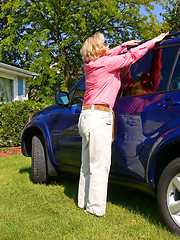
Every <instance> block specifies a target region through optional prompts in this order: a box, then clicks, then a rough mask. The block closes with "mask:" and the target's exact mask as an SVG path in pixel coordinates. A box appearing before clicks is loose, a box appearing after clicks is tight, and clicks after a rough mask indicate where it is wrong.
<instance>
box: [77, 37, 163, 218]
mask: <svg viewBox="0 0 180 240" xmlns="http://www.w3.org/2000/svg"><path fill="white" fill-rule="evenodd" d="M166 35H168V33H162V34H161V35H159V36H158V37H156V38H154V39H152V40H149V41H148V42H146V43H144V44H142V45H139V46H137V47H135V48H132V49H130V50H129V51H128V52H127V48H126V47H127V46H136V45H138V42H137V41H135V40H132V41H128V42H125V43H123V44H122V45H121V46H117V47H115V48H113V49H109V46H108V45H107V43H106V41H105V40H104V36H103V34H101V33H96V34H95V35H94V36H92V37H89V38H88V39H87V40H86V41H85V42H84V44H83V46H82V48H81V51H80V53H81V55H82V57H83V58H84V64H83V67H84V70H85V83H86V92H85V95H84V103H83V107H82V112H81V114H80V118H79V124H78V127H79V133H80V135H81V136H82V159H81V161H82V164H81V170H80V180H79V190H78V206H79V207H80V208H83V209H85V212H86V213H91V214H94V215H96V216H103V215H104V214H105V209H106V198H107V184H108V176H109V170H110V164H111V143H112V130H113V110H112V108H113V106H114V103H115V99H116V96H117V94H118V91H119V89H120V86H121V80H120V76H119V69H121V68H123V67H126V66H128V65H130V64H132V63H134V62H136V61H137V60H138V59H139V58H141V57H142V56H144V55H145V54H146V52H147V51H149V50H150V49H151V48H153V47H154V45H155V43H156V42H159V41H161V40H162V39H163V38H164V37H165V36H166ZM119 54H121V55H119Z"/></svg>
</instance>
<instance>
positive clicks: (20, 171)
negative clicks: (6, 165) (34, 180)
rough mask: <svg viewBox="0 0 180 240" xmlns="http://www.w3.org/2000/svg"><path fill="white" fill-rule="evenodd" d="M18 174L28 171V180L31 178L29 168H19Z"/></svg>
mask: <svg viewBox="0 0 180 240" xmlns="http://www.w3.org/2000/svg"><path fill="white" fill-rule="evenodd" d="M19 173H20V174H24V173H28V174H29V180H31V168H30V167H29V168H22V169H20V170H19Z"/></svg>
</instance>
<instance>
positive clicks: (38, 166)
mask: <svg viewBox="0 0 180 240" xmlns="http://www.w3.org/2000/svg"><path fill="white" fill-rule="evenodd" d="M31 160H32V161H31V174H32V181H33V183H47V181H48V175H47V163H46V151H45V146H44V139H43V137H42V136H34V137H33V139H32V158H31Z"/></svg>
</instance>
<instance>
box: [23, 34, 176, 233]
mask: <svg viewBox="0 0 180 240" xmlns="http://www.w3.org/2000/svg"><path fill="white" fill-rule="evenodd" d="M179 55H180V33H179V32H178V33H175V34H171V35H169V36H168V37H166V39H165V40H163V41H162V42H160V43H158V44H157V45H156V46H155V47H154V49H152V50H151V51H149V52H148V53H147V54H146V55H145V56H144V57H143V58H141V59H140V60H138V61H137V62H136V63H135V64H133V65H132V66H130V67H127V68H124V69H122V70H121V72H120V74H121V80H122V87H121V89H120V91H119V94H118V97H117V100H116V103H115V106H114V112H115V139H114V142H113V144H112V164H111V173H110V178H111V179H116V180H118V181H119V182H122V183H128V184H129V185H131V186H135V187H138V188H139V189H142V190H145V191H148V192H149V193H153V194H155V195H156V197H157V203H158V207H159V210H160V213H161V215H162V218H163V219H164V221H165V223H166V224H167V225H168V226H169V228H170V229H171V230H172V231H174V232H176V233H178V234H180V56H179ZM84 93H85V79H84V77H82V78H81V79H80V80H79V81H78V82H77V84H76V85H75V86H74V87H73V88H72V89H71V90H70V91H69V93H66V92H62V91H61V92H58V93H56V96H55V98H56V104H54V105H52V106H49V107H47V108H45V109H42V110H41V111H39V112H37V113H35V114H34V115H33V116H31V119H30V120H29V122H28V124H27V125H26V126H25V128H24V130H23V132H22V137H21V143H22V144H21V146H22V153H23V154H24V155H25V156H28V157H31V158H32V181H33V182H34V183H45V182H47V180H48V178H49V177H52V176H57V175H58V173H59V172H60V171H73V172H79V167H80V164H81V137H80V135H79V132H78V126H77V124H78V118H79V114H80V112H81V109H82V103H83V96H84Z"/></svg>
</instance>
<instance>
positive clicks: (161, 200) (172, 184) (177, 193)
mask: <svg viewBox="0 0 180 240" xmlns="http://www.w3.org/2000/svg"><path fill="white" fill-rule="evenodd" d="M157 204H158V207H159V210H160V213H161V215H162V218H163V220H164V222H165V223H166V224H167V226H168V227H169V228H170V230H171V231H173V232H175V233H177V234H179V235H180V158H176V159H174V160H173V161H172V162H170V163H169V164H168V165H167V166H166V168H165V169H164V171H163V172H162V174H161V176H160V179H159V183H158V187H157Z"/></svg>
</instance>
